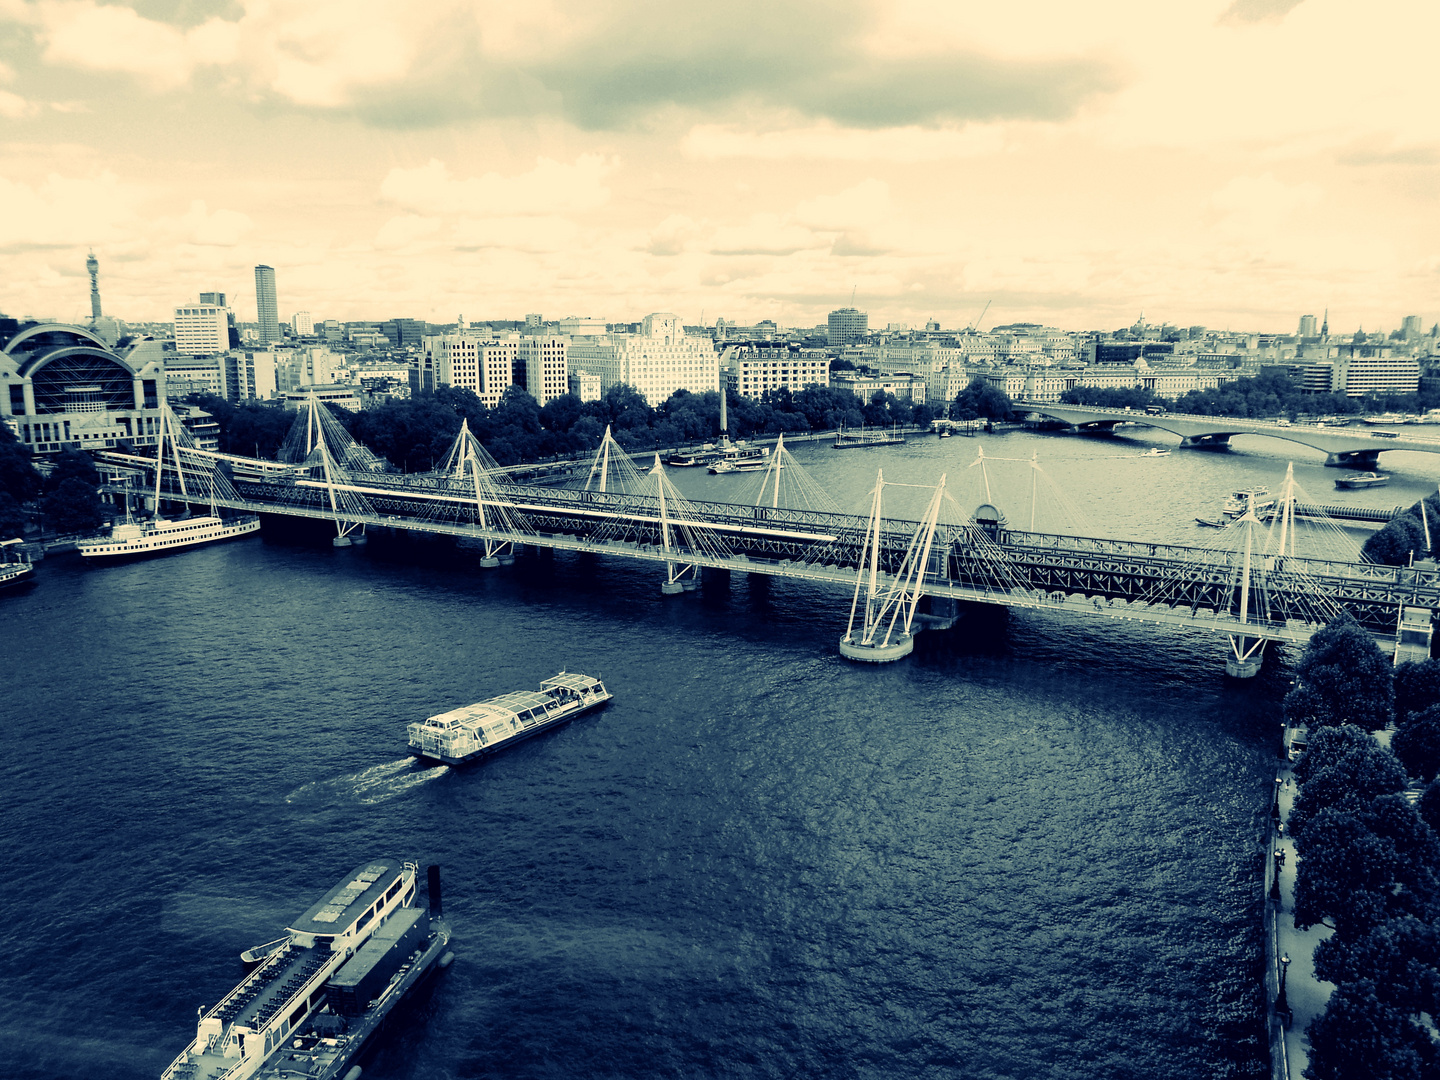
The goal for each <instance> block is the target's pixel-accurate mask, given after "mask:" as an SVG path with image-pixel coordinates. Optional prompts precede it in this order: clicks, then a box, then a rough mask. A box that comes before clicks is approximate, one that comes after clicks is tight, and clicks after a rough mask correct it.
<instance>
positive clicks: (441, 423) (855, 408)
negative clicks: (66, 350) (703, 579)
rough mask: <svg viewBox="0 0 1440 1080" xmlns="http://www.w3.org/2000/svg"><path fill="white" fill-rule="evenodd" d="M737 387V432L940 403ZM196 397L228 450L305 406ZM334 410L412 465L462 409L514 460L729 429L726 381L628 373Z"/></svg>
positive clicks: (271, 453)
mask: <svg viewBox="0 0 1440 1080" xmlns="http://www.w3.org/2000/svg"><path fill="white" fill-rule="evenodd" d="M728 394H729V396H728V397H727V399H726V413H727V420H728V426H729V433H730V434H731V435H734V436H736V437H737V438H750V437H751V436H755V435H778V434H781V433H790V432H809V431H833V430H835V429H836V428H839V427H861V426H866V425H869V426H873V427H890V426H892V425H895V424H900V425H919V426H926V425H928V424H929V423H930V422H931V421H932V420H934V419H935V418H936V416H937V415H940V414H939V413H937V411H936V409H935V408H933V407H932V406H930V405H927V404H924V403H921V404H913V403H911V402H909V401H904V400H900V399H898V398H896V397H895V395H894V394H890V393H887V392H886V391H883V390H877V391H875V393H873V394H872V395H871V396H870V399H869V401H865V402H862V401H861V400H860V399H859V398H857V397H856V395H855V394H853V393H851V392H850V391H849V390H845V389H841V388H837V387H824V386H815V385H811V386H807V387H805V388H804V389H803V390H791V389H789V388H784V387H782V388H780V389H778V390H768V391H766V392H765V393H764V394H763V395H761V396H760V397H759V398H755V399H752V398H747V397H743V396H741V395H740V394H737V393H735V392H734V391H733V390H732V391H729V392H728ZM193 400H194V402H195V403H196V404H197V405H199V406H200V407H201V408H203V409H204V410H205V411H206V412H209V413H210V414H211V415H212V416H213V417H214V418H215V421H216V423H217V424H218V425H219V427H220V449H221V450H222V451H224V452H225V453H231V454H244V455H253V456H257V457H267V458H273V457H275V455H276V452H277V451H278V450H279V448H280V446H281V444H283V443H284V441H285V435H286V433H287V432H288V431H289V428H290V425H291V424H292V423H293V422H294V418H295V414H294V413H293V412H288V411H286V410H284V409H282V408H280V407H278V406H275V405H265V404H260V403H253V402H252V403H246V404H240V405H237V404H233V403H231V402H229V401H227V400H225V399H224V398H221V397H216V396H214V395H203V394H202V395H198V396H196V397H195V398H193ZM333 411H334V412H335V414H336V416H337V417H338V418H339V420H340V422H341V423H342V424H343V425H344V426H345V428H346V430H347V431H349V432H350V434H351V435H353V436H354V437H355V438H356V439H357V440H359V441H360V442H361V443H363V444H364V445H365V446H367V447H368V448H369V449H370V450H372V451H373V452H375V453H376V454H379V455H380V456H381V457H383V458H385V459H386V460H387V461H389V462H390V463H391V464H393V465H395V466H396V467H397V468H400V469H403V470H404V471H406V472H423V471H426V470H429V469H431V468H433V466H434V463H435V462H436V461H439V460H440V459H441V458H442V457H444V455H445V452H446V451H447V450H448V449H449V448H450V444H451V443H452V442H453V441H454V439H455V435H456V433H457V432H458V431H459V430H460V424H461V422H462V421H463V422H466V423H468V424H469V426H470V431H471V432H472V433H473V434H474V435H475V437H476V438H478V439H479V440H480V442H481V443H482V444H483V445H484V446H485V448H486V449H487V450H488V451H489V452H490V453H491V455H492V456H494V458H495V460H496V461H498V462H499V463H500V464H502V465H516V464H520V463H522V462H531V461H544V460H548V459H553V458H557V457H573V456H576V455H580V454H584V453H586V452H588V451H591V450H594V449H595V448H596V447H598V446H599V445H600V439H601V437H602V436H603V435H604V432H605V429H606V428H607V427H608V428H610V430H611V434H612V435H613V436H614V438H615V439H616V441H617V442H619V443H620V445H621V446H623V447H625V448H626V449H627V450H636V451H638V450H647V449H652V448H661V447H675V446H685V445H687V444H694V443H700V442H707V441H710V440H713V439H716V438H719V436H720V394H719V393H718V392H716V391H708V392H706V393H703V394H693V393H690V392H689V391H687V390H677V391H676V392H675V393H674V394H672V395H671V396H670V397H669V398H667V399H666V400H665V401H664V402H662V403H661V404H660V405H659V406H658V407H654V408H652V407H651V406H650V405H649V403H648V402H646V400H645V397H644V395H642V394H641V393H639V392H638V391H637V390H635V389H633V388H632V387H629V386H626V385H624V384H617V385H614V386H611V387H610V388H609V389H608V390H606V391H605V393H604V394H603V395H602V396H601V397H600V398H599V399H598V400H596V401H584V402H582V401H581V400H580V399H579V398H578V397H576V396H574V395H573V394H563V395H561V396H560V397H557V398H553V399H551V400H550V401H548V402H546V403H545V405H544V406H541V405H540V404H539V403H538V402H537V401H536V400H535V398H534V397H532V396H531V395H530V394H528V393H526V392H525V391H524V390H522V389H520V388H519V387H516V386H512V387H510V388H509V389H507V390H506V391H505V394H504V396H503V397H502V398H501V399H500V401H499V403H498V404H496V405H495V406H494V407H493V408H491V407H487V406H486V405H485V404H484V402H482V401H481V400H480V398H479V397H478V396H476V395H475V394H474V393H473V392H471V391H469V390H464V389H460V388H457V387H453V386H440V387H437V388H436V389H435V391H434V392H433V393H428V394H422V395H419V396H417V397H415V398H412V399H409V400H392V401H387V402H385V403H384V404H383V405H381V406H380V407H378V408H375V409H366V410H364V411H362V412H359V413H349V412H347V411H345V410H343V409H333ZM944 413H945V414H946V415H948V416H950V417H951V418H953V419H956V420H973V419H978V418H991V419H1002V420H1003V419H1008V418H1009V417H1010V415H1011V412H1010V399H1009V397H1007V396H1006V395H1005V394H1004V392H1003V391H1000V390H998V389H996V388H995V387H993V386H991V385H990V384H988V383H987V382H985V380H983V379H978V378H977V379H975V380H974V381H972V382H971V384H970V385H969V386H968V387H966V389H965V390H963V391H962V392H961V393H960V394H958V395H957V396H956V398H955V400H954V401H953V402H949V403H948V404H947V406H946V408H945V409H944Z"/></svg>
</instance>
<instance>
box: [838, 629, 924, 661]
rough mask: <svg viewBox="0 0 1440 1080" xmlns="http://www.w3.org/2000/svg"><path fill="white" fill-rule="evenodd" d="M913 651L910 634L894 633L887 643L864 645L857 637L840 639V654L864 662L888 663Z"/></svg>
mask: <svg viewBox="0 0 1440 1080" xmlns="http://www.w3.org/2000/svg"><path fill="white" fill-rule="evenodd" d="M914 651H915V639H914V637H912V636H911V635H910V634H894V635H892V636H891V638H890V643H889V644H888V645H880V644H875V645H866V644H863V643H862V642H861V641H860V640H859V638H851V637H843V638H841V639H840V655H841V656H843V657H845V659H847V660H859V661H861V662H862V663H866V664H888V663H891V662H892V661H895V660H900V659H903V658H904V657H907V656H909V655H910V654H911V653H912V652H914Z"/></svg>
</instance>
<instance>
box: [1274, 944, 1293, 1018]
mask: <svg viewBox="0 0 1440 1080" xmlns="http://www.w3.org/2000/svg"><path fill="white" fill-rule="evenodd" d="M1289 972H1290V954H1289V953H1284V954H1282V955H1281V957H1280V993H1279V994H1278V995H1276V997H1275V1015H1277V1016H1279V1017H1280V1022H1281V1024H1282V1025H1283V1026H1285V1027H1289V1026H1290V1020H1291V1015H1290V1002H1289V1001H1288V1000H1287V999H1286V997H1285V976H1286V975H1287V974H1289Z"/></svg>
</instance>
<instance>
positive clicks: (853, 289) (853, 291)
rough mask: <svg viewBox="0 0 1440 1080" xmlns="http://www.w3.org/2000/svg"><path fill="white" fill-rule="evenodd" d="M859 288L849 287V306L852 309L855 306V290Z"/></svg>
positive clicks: (857, 286) (855, 286)
mask: <svg viewBox="0 0 1440 1080" xmlns="http://www.w3.org/2000/svg"><path fill="white" fill-rule="evenodd" d="M859 287H860V286H859V285H851V286H850V306H851V307H852V308H853V307H854V306H855V290H856V289H858V288H859Z"/></svg>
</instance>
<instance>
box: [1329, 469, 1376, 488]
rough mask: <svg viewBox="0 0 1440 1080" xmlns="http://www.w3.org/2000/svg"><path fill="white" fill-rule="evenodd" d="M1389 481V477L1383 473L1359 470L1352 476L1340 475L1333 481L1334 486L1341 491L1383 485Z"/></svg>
mask: <svg viewBox="0 0 1440 1080" xmlns="http://www.w3.org/2000/svg"><path fill="white" fill-rule="evenodd" d="M1389 482H1390V477H1389V476H1388V475H1386V474H1385V473H1377V472H1359V473H1356V474H1355V475H1354V476H1342V477H1341V478H1340V479H1339V480H1336V481H1335V486H1336V487H1337V488H1340V489H1341V490H1342V491H1358V490H1361V489H1362V488H1373V487H1384V486H1385V485H1386V484H1388V483H1389Z"/></svg>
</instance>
